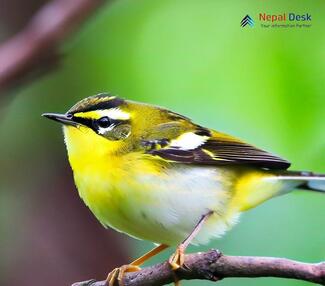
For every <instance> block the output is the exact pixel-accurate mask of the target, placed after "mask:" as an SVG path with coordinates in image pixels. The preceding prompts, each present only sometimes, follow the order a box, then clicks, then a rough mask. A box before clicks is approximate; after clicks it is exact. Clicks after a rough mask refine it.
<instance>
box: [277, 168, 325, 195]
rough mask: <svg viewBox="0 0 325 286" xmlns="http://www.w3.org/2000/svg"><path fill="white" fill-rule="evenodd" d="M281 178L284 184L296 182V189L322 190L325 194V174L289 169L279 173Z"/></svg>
mask: <svg viewBox="0 0 325 286" xmlns="http://www.w3.org/2000/svg"><path fill="white" fill-rule="evenodd" d="M279 179H281V180H282V181H283V183H284V184H286V183H288V184H289V185H292V184H294V185H295V186H296V189H302V190H308V191H314V192H322V193H324V194H325V174H314V173H312V172H295V171H287V172H286V173H283V174H281V175H279Z"/></svg>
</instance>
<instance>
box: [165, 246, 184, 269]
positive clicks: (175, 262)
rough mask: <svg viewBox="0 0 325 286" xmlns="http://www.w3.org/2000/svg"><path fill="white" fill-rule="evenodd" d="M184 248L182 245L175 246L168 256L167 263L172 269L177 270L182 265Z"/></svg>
mask: <svg viewBox="0 0 325 286" xmlns="http://www.w3.org/2000/svg"><path fill="white" fill-rule="evenodd" d="M184 257H185V249H184V247H183V245H179V246H178V247H177V248H176V251H175V253H174V254H173V255H172V256H171V257H170V258H169V260H168V263H169V265H170V266H171V268H172V270H174V271H175V270H177V269H179V268H180V267H182V266H183V265H184Z"/></svg>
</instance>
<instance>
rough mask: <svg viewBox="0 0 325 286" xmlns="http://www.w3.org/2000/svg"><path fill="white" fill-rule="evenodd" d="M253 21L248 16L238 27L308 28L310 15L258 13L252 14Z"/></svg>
mask: <svg viewBox="0 0 325 286" xmlns="http://www.w3.org/2000/svg"><path fill="white" fill-rule="evenodd" d="M253 16H254V19H255V21H256V23H255V21H254V20H253V18H252V17H251V16H249V15H248V14H247V15H246V16H245V17H244V18H243V19H242V20H241V21H240V26H241V27H242V28H244V27H246V26H247V27H250V28H253V27H255V24H256V27H257V28H258V27H260V28H263V29H264V28H271V29H273V28H276V29H281V28H310V27H311V26H312V15H311V14H310V13H295V12H282V13H277V14H273V13H264V12H259V13H257V14H256V15H255V14H254V15H253Z"/></svg>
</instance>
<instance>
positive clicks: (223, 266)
mask: <svg viewBox="0 0 325 286" xmlns="http://www.w3.org/2000/svg"><path fill="white" fill-rule="evenodd" d="M185 265H186V267H184V268H182V269H180V270H178V271H177V277H178V278H179V279H181V280H191V279H201V280H211V281H218V280H220V279H223V278H230V277H250V278H253V277H278V278H289V279H298V280H304V281H309V282H313V283H317V284H321V285H325V262H321V263H302V262H298V261H294V260H289V259H284V258H273V257H253V256H226V255H222V254H221V253H220V252H219V251H216V250H211V251H209V252H205V253H196V254H189V255H186V257H185ZM174 279H175V276H174V273H173V272H172V271H171V269H170V267H169V265H168V263H167V262H164V263H161V264H157V265H154V266H152V267H148V268H144V269H142V270H141V271H138V272H131V273H126V274H125V276H124V280H123V282H124V285H125V286H160V285H165V284H168V283H171V282H173V281H174ZM104 285H105V281H95V280H89V281H84V282H77V283H74V284H73V286H104Z"/></svg>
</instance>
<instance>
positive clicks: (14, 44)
mask: <svg viewBox="0 0 325 286" xmlns="http://www.w3.org/2000/svg"><path fill="white" fill-rule="evenodd" d="M102 3H104V0H53V1H51V2H49V3H48V4H46V5H45V6H44V7H42V8H41V9H40V10H39V11H38V12H37V13H36V15H35V16H34V17H33V18H32V19H31V21H30V23H29V24H28V25H27V26H26V27H25V28H24V29H23V30H22V31H21V32H20V33H18V34H17V35H15V36H14V37H12V38H11V39H9V40H7V41H6V42H5V43H4V44H2V45H1V46H0V89H4V88H7V87H9V86H11V85H13V84H14V83H16V82H17V81H19V80H21V78H22V77H25V76H26V74H27V75H29V74H30V72H31V71H33V72H34V71H35V68H40V67H41V68H42V69H44V63H45V64H46V65H47V66H48V65H49V64H51V65H53V63H55V62H56V60H57V58H58V55H57V47H58V45H59V44H60V43H61V41H62V40H63V39H65V38H66V37H67V36H68V35H69V34H70V33H71V32H72V31H73V30H74V29H76V28H77V27H78V26H79V25H80V24H81V23H82V22H83V20H84V19H85V18H87V16H89V15H90V14H91V12H93V11H94V10H95V8H97V7H98V6H99V5H100V4H102Z"/></svg>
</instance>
